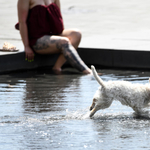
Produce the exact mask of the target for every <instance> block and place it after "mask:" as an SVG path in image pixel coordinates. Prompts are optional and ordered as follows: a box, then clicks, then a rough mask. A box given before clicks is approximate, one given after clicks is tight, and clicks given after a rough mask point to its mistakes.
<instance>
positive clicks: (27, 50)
mask: <svg viewBox="0 0 150 150" xmlns="http://www.w3.org/2000/svg"><path fill="white" fill-rule="evenodd" d="M25 54H26V56H25V60H28V62H32V61H34V52H33V50H32V49H31V48H30V47H25Z"/></svg>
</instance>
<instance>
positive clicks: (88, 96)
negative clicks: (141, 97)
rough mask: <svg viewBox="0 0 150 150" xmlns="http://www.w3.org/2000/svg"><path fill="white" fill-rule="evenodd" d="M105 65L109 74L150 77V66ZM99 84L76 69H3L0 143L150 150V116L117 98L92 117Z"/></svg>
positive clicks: (7, 146) (137, 79)
mask: <svg viewBox="0 0 150 150" xmlns="http://www.w3.org/2000/svg"><path fill="white" fill-rule="evenodd" d="M101 71H102V72H104V73H103V75H102V76H101V77H102V78H103V79H104V80H116V79H117V80H129V81H131V82H134V83H142V84H146V83H148V77H149V72H146V73H144V74H143V73H142V72H135V71H134V72H133V71H124V72H122V71H120V72H119V71H116V70H101ZM99 72H100V71H99ZM98 86H99V85H98V84H97V82H96V81H95V79H94V78H92V77H91V76H83V75H81V74H77V73H72V74H68V73H67V74H63V75H58V76H56V75H54V74H52V73H50V72H47V71H42V72H41V71H40V72H39V71H38V70H35V71H28V72H23V73H13V74H9V75H1V76H0V99H1V101H0V134H1V138H0V148H1V149H10V148H11V149H56V148H57V149H66V148H69V149H78V150H80V149H102V150H105V149H112V147H113V149H115V150H117V149H118V150H119V149H123V150H126V149H133V150H137V149H138V150H140V149H142V150H143V149H145V150H148V149H149V148H150V145H149V140H150V129H149V126H150V120H148V119H145V118H137V117H136V116H135V115H134V114H133V111H132V109H130V108H129V107H126V106H122V105H121V104H120V103H119V102H114V103H113V104H112V106H111V107H110V108H108V109H106V110H102V111H99V112H97V113H96V115H95V116H94V117H93V118H92V119H90V118H89V106H90V105H91V102H92V97H93V94H94V93H95V91H96V90H97V88H98ZM1 143H3V144H1ZM135 143H137V144H136V145H135ZM145 145H146V146H145Z"/></svg>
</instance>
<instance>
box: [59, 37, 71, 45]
mask: <svg viewBox="0 0 150 150" xmlns="http://www.w3.org/2000/svg"><path fill="white" fill-rule="evenodd" d="M60 44H61V45H64V44H65V45H69V44H70V41H69V39H68V38H67V37H62V38H61V40H60Z"/></svg>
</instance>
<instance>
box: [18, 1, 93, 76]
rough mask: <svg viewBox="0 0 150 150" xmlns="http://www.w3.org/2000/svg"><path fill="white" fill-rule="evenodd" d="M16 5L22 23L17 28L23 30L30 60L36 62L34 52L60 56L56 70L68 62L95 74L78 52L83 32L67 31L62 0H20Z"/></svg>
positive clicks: (21, 31) (84, 71)
mask: <svg viewBox="0 0 150 150" xmlns="http://www.w3.org/2000/svg"><path fill="white" fill-rule="evenodd" d="M17 5H18V6H17V7H18V20H19V22H18V23H17V24H16V25H15V27H16V29H18V30H20V35H21V38H22V42H23V44H24V49H25V54H26V59H27V60H28V61H33V60H34V53H38V54H55V53H59V57H58V59H57V61H56V62H55V64H54V66H53V70H56V71H60V72H61V68H62V66H63V64H64V63H65V62H66V61H68V62H69V64H71V65H72V66H73V67H74V68H76V69H77V70H79V71H80V72H82V73H84V74H91V73H92V72H91V69H90V68H89V67H88V66H87V65H86V64H85V63H84V62H83V61H82V59H81V58H80V56H79V54H78V53H77V51H76V49H77V48H78V45H79V43H80V41H81V33H80V31H78V30H71V29H64V24H63V18H62V14H61V10H60V1H59V0H18V4H17Z"/></svg>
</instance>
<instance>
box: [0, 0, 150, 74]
mask: <svg viewBox="0 0 150 150" xmlns="http://www.w3.org/2000/svg"><path fill="white" fill-rule="evenodd" d="M149 7H150V1H149V0H145V1H144V2H143V1H142V0H126V1H124V0H105V1H102V0H95V1H94V2H93V1H90V0H82V1H80V0H76V1H69V0H62V1H61V11H62V14H63V18H64V23H65V28H78V29H80V30H81V32H82V41H81V44H80V46H79V47H80V48H79V50H78V51H79V54H80V56H81V57H82V59H83V60H84V61H85V63H87V64H97V65H99V66H103V67H119V68H122V67H123V68H133V69H135V68H137V69H139V68H143V69H149V68H150V62H149V55H150V54H149V53H150V52H149V50H150V28H149V27H150V19H149V16H150V10H149ZM0 18H1V19H0V48H1V47H2V45H3V43H4V42H5V41H7V42H10V43H11V44H14V45H15V46H17V48H19V52H0V73H3V72H5V71H13V70H18V69H27V68H30V69H32V68H36V67H38V66H45V65H48V66H52V65H53V64H54V62H55V60H56V58H57V56H56V55H55V57H54V58H53V56H38V55H36V58H35V61H34V62H33V63H28V62H26V61H25V60H24V48H23V44H22V42H21V38H20V35H19V32H18V31H17V30H15V29H14V25H15V23H16V22H17V20H18V19H17V0H13V1H12V0H7V1H4V0H0Z"/></svg>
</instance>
